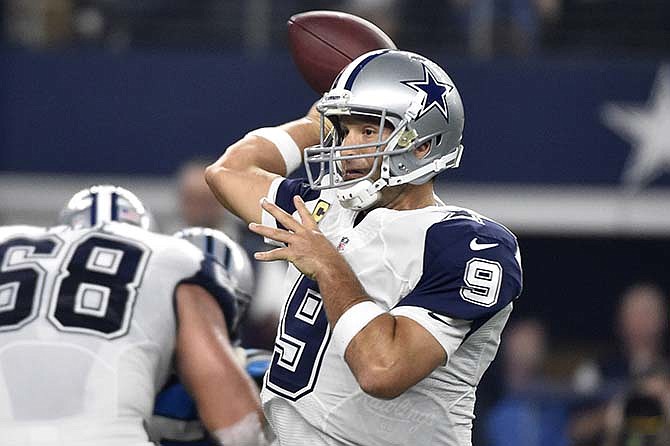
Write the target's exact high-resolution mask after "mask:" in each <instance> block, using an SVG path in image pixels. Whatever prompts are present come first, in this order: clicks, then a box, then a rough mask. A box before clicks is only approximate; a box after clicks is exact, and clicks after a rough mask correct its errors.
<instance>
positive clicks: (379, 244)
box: [262, 179, 521, 446]
mask: <svg viewBox="0 0 670 446" xmlns="http://www.w3.org/2000/svg"><path fill="white" fill-rule="evenodd" d="M294 195H301V196H302V197H303V199H304V200H305V202H306V203H307V205H308V208H309V209H310V210H312V215H313V216H314V217H315V219H316V220H317V221H318V223H319V228H320V230H321V231H322V232H323V234H324V235H325V236H326V237H327V238H328V239H329V240H330V241H331V242H332V243H333V245H335V246H336V247H337V249H338V250H339V251H340V252H341V253H342V255H343V256H344V257H345V258H346V259H347V261H348V263H349V265H350V266H351V268H352V269H353V270H354V272H355V273H356V275H357V277H358V279H359V280H360V282H361V283H362V285H363V286H364V288H365V290H366V292H367V293H368V295H369V296H370V297H371V298H372V299H373V300H374V301H375V302H376V303H377V304H378V305H380V306H381V307H382V308H384V309H386V310H388V311H389V312H391V314H393V315H396V316H405V317H408V318H411V319H413V320H414V321H416V322H418V323H419V324H421V325H422V326H423V327H424V328H425V329H426V330H427V331H428V332H430V333H431V334H432V335H433V336H434V337H435V339H436V340H437V341H438V342H439V343H440V344H441V345H442V347H443V348H444V350H445V351H446V353H447V363H446V364H445V365H443V366H441V367H438V368H437V369H435V370H434V371H433V372H432V373H431V374H430V375H429V376H428V377H426V378H425V379H423V380H422V381H420V382H419V383H417V384H416V385H414V386H413V387H412V388H410V389H409V390H407V391H406V392H404V393H403V394H402V395H400V396H399V397H397V398H394V399H392V400H383V399H378V398H374V397H372V396H370V395H367V394H366V393H364V392H363V391H362V390H361V388H360V386H359V385H358V383H357V382H356V379H355V377H354V376H353V374H352V373H351V371H350V369H349V367H348V366H347V364H346V362H345V361H344V359H343V352H341V351H336V348H335V347H334V345H333V343H331V342H330V337H331V328H332V327H330V326H329V324H328V321H327V318H326V315H325V309H324V307H323V304H322V301H321V297H320V295H319V290H318V285H317V283H316V282H314V281H312V280H310V279H308V278H306V277H304V276H303V275H301V274H300V272H299V271H298V270H297V269H295V267H293V266H291V267H290V268H289V271H288V273H287V279H288V280H287V288H286V289H285V290H284V291H285V292H286V293H287V295H288V300H287V302H286V304H285V306H284V309H283V312H282V318H281V322H280V325H279V328H278V333H277V339H276V344H275V352H274V356H273V360H272V364H271V366H270V369H269V371H268V373H267V374H266V376H265V382H264V388H263V392H262V399H263V406H264V410H265V413H266V415H267V417H268V419H269V421H270V423H271V424H272V426H273V428H274V429H275V432H276V434H277V437H278V439H279V444H280V445H282V446H293V445H298V444H310V445H329V446H335V445H338V446H339V445H365V446H375V445H380V446H381V445H385V446H387V445H448V446H464V445H469V444H471V430H472V420H473V419H474V405H475V391H476V388H477V384H478V383H479V381H480V379H481V377H482V375H483V373H484V372H485V370H486V369H487V368H488V366H489V364H490V363H491V361H492V360H493V358H494V356H495V354H496V352H497V349H498V345H499V343H500V335H501V332H502V329H503V327H504V325H505V323H506V321H507V319H508V317H509V314H510V312H511V309H512V301H513V300H514V299H515V298H516V297H518V295H519V294H520V292H521V265H520V263H521V259H520V254H519V249H518V245H517V241H516V238H515V237H514V235H513V234H512V233H511V232H509V231H508V230H507V229H506V228H504V227H503V226H501V225H500V224H498V223H496V222H494V221H492V220H490V219H487V218H485V217H482V216H481V215H479V214H477V213H475V212H472V211H469V210H467V209H462V208H457V207H452V206H443V205H440V206H430V207H426V208H422V209H416V210H407V211H396V210H391V209H385V208H379V209H374V210H372V211H370V212H368V213H367V215H366V216H365V218H363V219H362V220H361V221H360V222H357V221H356V217H357V213H356V212H354V211H350V210H347V209H345V208H342V207H341V206H340V204H339V202H338V201H337V198H336V194H335V191H334V190H332V189H331V190H324V191H321V192H318V191H312V190H310V189H309V186H308V185H307V184H305V183H304V182H303V181H302V180H287V179H278V180H276V181H275V182H273V184H272V187H271V188H270V192H269V194H268V199H269V200H270V201H273V202H274V203H276V204H277V205H279V206H280V207H281V208H283V209H284V210H286V211H287V212H289V213H292V214H294V216H296V218H297V214H296V213H295V207H294V206H293V202H292V198H293V196H294ZM263 223H264V224H267V225H270V226H277V222H276V220H274V218H273V217H272V216H271V215H270V214H269V213H267V212H264V213H263ZM356 223H357V224H356Z"/></svg>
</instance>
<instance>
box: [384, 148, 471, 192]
mask: <svg viewBox="0 0 670 446" xmlns="http://www.w3.org/2000/svg"><path fill="white" fill-rule="evenodd" d="M462 155H463V145H459V146H458V147H456V149H455V150H453V151H452V152H451V153H448V154H446V155H444V156H443V157H441V158H438V159H436V160H433V162H432V163H429V164H426V165H425V166H421V167H419V168H418V169H416V170H414V171H412V172H410V173H408V174H406V175H401V176H399V177H393V178H389V180H388V185H389V186H397V185H399V184H405V183H411V182H412V181H414V180H416V179H417V178H421V177H422V176H424V175H426V174H428V173H433V172H435V173H437V172H442V171H443V170H445V169H455V168H457V167H458V165H459V164H460V163H461V156H462Z"/></svg>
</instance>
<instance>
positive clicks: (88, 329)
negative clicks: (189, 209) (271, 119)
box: [0, 223, 203, 446]
mask: <svg viewBox="0 0 670 446" xmlns="http://www.w3.org/2000/svg"><path fill="white" fill-rule="evenodd" d="M202 259H203V255H202V253H201V252H200V251H199V250H198V249H197V248H195V247H194V246H192V245H191V244H190V243H188V242H187V241H184V240H178V239H176V238H173V237H168V236H164V235H159V234H154V233H150V232H148V231H145V230H142V229H140V228H138V227H134V226H131V225H128V224H125V223H109V224H105V225H104V226H98V227H95V228H85V229H77V230H73V229H71V228H68V227H64V226H61V227H56V228H52V229H45V228H37V227H29V226H9V227H1V228H0V262H1V264H0V445H12V446H16V445H30V444H35V445H37V444H39V445H61V444H63V445H66V444H67V445H80V444H81V445H84V444H87V445H93V444H95V445H110V446H111V445H117V444H118V445H143V444H148V443H147V442H148V437H147V434H146V432H145V429H144V426H143V424H144V420H147V419H149V417H150V416H151V412H152V409H153V404H154V398H155V395H156V393H157V392H158V390H159V389H160V388H161V386H162V385H163V384H164V382H165V380H166V378H167V376H168V374H169V372H170V371H171V368H172V355H173V351H174V346H175V334H176V316H175V308H174V302H173V300H174V292H175V287H176V286H177V285H178V284H179V283H180V282H188V281H189V278H192V277H193V276H194V275H197V273H198V272H199V271H200V267H201V261H202Z"/></svg>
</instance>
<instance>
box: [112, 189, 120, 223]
mask: <svg viewBox="0 0 670 446" xmlns="http://www.w3.org/2000/svg"><path fill="white" fill-rule="evenodd" d="M118 198H119V195H118V194H117V193H116V192H112V220H113V221H119V205H118V203H117V199H118Z"/></svg>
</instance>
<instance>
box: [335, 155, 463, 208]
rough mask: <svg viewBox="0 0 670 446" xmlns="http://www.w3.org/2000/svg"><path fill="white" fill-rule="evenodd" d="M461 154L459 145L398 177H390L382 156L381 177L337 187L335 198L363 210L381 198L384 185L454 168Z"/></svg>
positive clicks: (347, 206)
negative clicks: (345, 186) (430, 161)
mask: <svg viewBox="0 0 670 446" xmlns="http://www.w3.org/2000/svg"><path fill="white" fill-rule="evenodd" d="M462 154H463V146H462V145H460V146H458V147H457V148H456V150H454V151H452V152H451V153H449V154H447V155H444V156H443V157H441V158H439V159H436V160H434V161H433V162H432V163H429V164H426V165H425V166H422V167H420V168H418V169H416V170H415V171H413V172H410V173H408V174H407V175H402V176H399V177H390V171H389V169H388V164H389V157H384V160H383V161H382V178H380V179H378V180H377V181H375V182H374V183H373V182H372V181H370V180H363V181H361V182H359V183H356V184H354V185H353V186H351V187H347V188H342V189H338V190H337V199H338V200H339V202H340V204H341V205H342V207H344V208H346V209H351V210H352V211H364V210H365V209H367V208H369V207H370V206H372V205H373V204H375V203H376V202H377V200H379V199H380V198H381V190H382V189H383V188H384V187H386V186H398V185H400V184H405V183H409V182H411V181H414V180H416V179H417V178H420V177H422V176H424V175H426V174H429V173H433V172H441V171H443V170H445V169H448V168H456V167H458V165H459V164H460V162H461V155H462Z"/></svg>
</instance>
